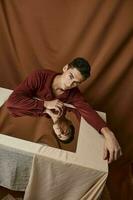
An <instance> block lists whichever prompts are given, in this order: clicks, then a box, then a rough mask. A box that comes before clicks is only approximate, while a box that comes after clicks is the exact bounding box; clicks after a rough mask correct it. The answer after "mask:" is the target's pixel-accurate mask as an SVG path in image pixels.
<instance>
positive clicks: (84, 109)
mask: <svg viewBox="0 0 133 200" xmlns="http://www.w3.org/2000/svg"><path fill="white" fill-rule="evenodd" d="M69 103H71V104H72V105H74V106H75V107H76V108H77V111H78V112H79V113H80V116H82V117H83V118H84V119H85V120H86V121H87V122H88V123H89V124H90V125H91V126H93V127H94V128H95V129H96V130H97V131H98V132H99V133H100V131H101V129H102V128H103V127H107V124H106V123H105V121H104V120H103V119H102V118H101V117H100V116H99V115H98V113H97V112H96V111H95V110H94V109H93V108H92V107H91V106H90V105H89V103H88V102H87V101H86V100H85V99H84V97H83V95H82V93H81V92H80V90H79V89H78V88H74V89H73V91H72V95H71V97H70V102H69ZM77 116H78V118H79V115H78V114H77Z"/></svg>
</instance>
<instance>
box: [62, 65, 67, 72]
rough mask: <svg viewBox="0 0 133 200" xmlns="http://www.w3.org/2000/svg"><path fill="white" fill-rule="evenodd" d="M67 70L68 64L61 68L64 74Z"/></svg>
mask: <svg viewBox="0 0 133 200" xmlns="http://www.w3.org/2000/svg"><path fill="white" fill-rule="evenodd" d="M67 70H68V64H67V65H65V66H64V67H63V72H66V71H67Z"/></svg>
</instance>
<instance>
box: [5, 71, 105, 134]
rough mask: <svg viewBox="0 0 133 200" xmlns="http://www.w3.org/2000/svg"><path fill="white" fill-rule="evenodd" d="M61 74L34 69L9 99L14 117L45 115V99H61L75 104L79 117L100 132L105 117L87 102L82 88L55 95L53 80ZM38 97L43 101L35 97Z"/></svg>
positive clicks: (10, 110) (103, 125) (8, 104)
mask: <svg viewBox="0 0 133 200" xmlns="http://www.w3.org/2000/svg"><path fill="white" fill-rule="evenodd" d="M57 74H59V73H57V72H54V71H51V70H47V69H39V70H35V71H33V72H32V73H31V74H30V75H29V76H28V77H27V78H26V79H25V80H24V81H23V82H22V83H21V84H20V85H19V86H17V87H16V88H15V90H14V91H13V93H12V94H11V95H10V96H9V98H8V100H7V103H6V104H7V108H8V110H9V112H10V113H11V114H12V116H14V117H20V116H23V115H30V116H43V115H45V114H44V113H43V111H44V110H45V107H44V101H45V100H46V101H51V100H54V99H59V100H61V101H62V102H64V103H69V104H72V105H74V106H75V107H76V108H77V109H73V110H75V114H76V115H77V117H78V118H80V117H81V116H82V117H83V118H84V119H85V120H86V121H87V122H88V123H89V124H90V125H91V126H93V127H94V128H95V129H96V130H97V131H98V132H100V130H101V128H103V127H105V126H107V125H106V123H105V122H104V121H103V119H102V118H101V117H100V116H99V115H98V114H97V112H96V111H95V110H93V109H92V107H91V106H90V105H89V104H88V102H86V101H85V100H84V98H83V95H82V94H81V92H80V90H79V89H78V88H77V87H75V88H72V89H69V90H66V91H64V93H63V94H61V95H58V97H55V96H54V94H53V92H52V82H53V79H54V77H55V76H56V75H57ZM34 97H37V98H39V99H42V100H43V101H39V100H37V99H34Z"/></svg>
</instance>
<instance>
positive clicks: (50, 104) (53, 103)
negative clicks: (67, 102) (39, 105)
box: [44, 99, 64, 117]
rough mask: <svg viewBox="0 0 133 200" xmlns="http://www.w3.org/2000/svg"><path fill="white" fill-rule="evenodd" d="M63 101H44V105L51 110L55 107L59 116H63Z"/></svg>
mask: <svg viewBox="0 0 133 200" xmlns="http://www.w3.org/2000/svg"><path fill="white" fill-rule="evenodd" d="M63 106H64V104H63V102H62V101H60V100H59V99H55V100H52V101H44V107H45V108H47V109H49V110H51V109H54V110H56V111H57V112H58V114H59V116H60V117H61V115H62V113H63Z"/></svg>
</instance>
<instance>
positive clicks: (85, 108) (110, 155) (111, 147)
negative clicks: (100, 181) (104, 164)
mask: <svg viewBox="0 0 133 200" xmlns="http://www.w3.org/2000/svg"><path fill="white" fill-rule="evenodd" d="M69 103H71V104H72V105H74V106H75V107H77V110H78V111H79V112H80V115H81V116H82V117H84V119H85V120H86V121H87V122H88V123H89V124H90V125H92V126H93V127H94V128H95V129H96V130H97V131H98V132H100V133H101V134H103V136H104V138H105V143H104V156H103V159H107V160H108V162H109V163H111V162H112V161H113V160H116V159H118V157H119V156H121V155H122V151H121V148H120V145H119V143H118V141H117V139H116V137H115V135H114V133H113V132H112V131H111V130H110V129H109V128H108V127H107V124H106V123H105V122H104V121H103V119H102V118H101V117H100V116H99V115H98V114H97V112H96V111H95V110H93V109H92V108H91V106H90V105H89V104H88V103H87V102H86V101H85V100H84V98H83V96H82V94H81V92H80V90H79V89H78V88H74V90H73V95H72V96H71V98H70V102H69Z"/></svg>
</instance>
